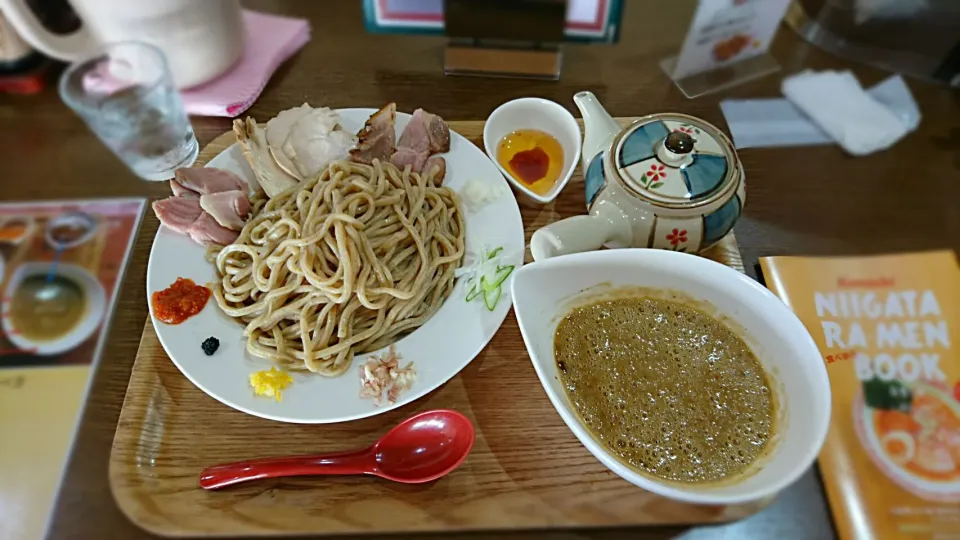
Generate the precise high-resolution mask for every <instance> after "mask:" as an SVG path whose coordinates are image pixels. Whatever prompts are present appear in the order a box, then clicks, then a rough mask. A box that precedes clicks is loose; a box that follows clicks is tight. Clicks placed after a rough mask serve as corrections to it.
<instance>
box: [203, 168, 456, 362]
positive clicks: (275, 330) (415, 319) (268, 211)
mask: <svg viewBox="0 0 960 540" xmlns="http://www.w3.org/2000/svg"><path fill="white" fill-rule="evenodd" d="M436 170H437V169H434V170H433V171H431V172H430V173H426V174H423V175H420V174H417V173H413V172H409V171H401V170H399V169H397V167H395V166H394V165H392V164H390V163H380V162H378V161H374V164H373V165H372V166H370V165H362V164H358V163H351V162H347V161H335V162H333V163H331V164H330V165H329V166H328V167H327V169H326V170H325V171H324V172H323V173H321V174H320V175H319V176H318V177H316V178H314V179H312V180H309V181H304V182H302V183H300V184H298V185H296V186H294V187H292V188H290V189H288V190H286V191H284V192H282V193H279V194H278V195H277V196H275V197H273V198H272V199H269V200H266V199H265V198H263V196H262V195H258V196H255V197H254V201H253V203H254V209H253V216H252V217H251V218H250V220H249V221H248V222H247V224H246V225H245V226H244V228H243V231H241V233H240V237H239V238H237V240H236V241H235V242H234V243H233V244H231V245H228V246H225V247H223V248H222V249H220V251H219V253H216V267H217V272H218V274H219V276H220V282H219V283H217V284H216V286H215V287H214V296H215V298H216V300H217V303H218V304H219V305H220V308H221V309H223V311H224V312H225V313H227V314H228V315H230V316H231V317H235V318H236V319H239V320H240V321H241V322H243V323H244V324H245V326H246V328H245V329H244V336H245V337H246V339H247V350H248V351H250V353H252V354H254V355H256V356H260V357H263V358H268V359H271V360H273V361H275V362H278V363H279V364H281V365H283V366H284V367H286V368H288V369H294V370H297V369H299V370H303V369H307V370H310V371H313V372H316V373H320V374H322V375H326V376H334V375H339V374H341V373H343V372H344V371H345V370H346V369H347V368H348V367H350V364H351V362H352V360H353V356H354V354H358V353H365V352H370V351H374V350H377V349H380V348H382V347H384V346H386V345H389V344H390V343H393V342H394V341H395V340H396V339H398V337H399V336H401V335H403V334H405V333H408V332H410V331H412V330H414V329H415V328H418V327H419V326H421V325H422V324H423V323H424V322H426V321H427V319H429V318H430V317H431V316H432V315H433V314H434V313H435V312H436V311H437V309H439V308H440V305H441V304H442V303H443V301H444V300H445V299H446V298H447V296H449V294H450V292H451V290H452V289H453V285H454V275H453V273H454V270H456V269H457V268H458V267H459V266H460V262H461V260H462V258H463V254H464V219H463V213H462V212H461V210H460V204H459V200H458V198H457V195H456V194H455V193H454V192H453V191H452V190H450V189H449V188H445V187H440V186H437V185H436V183H435V181H434V174H435V172H436ZM211 256H212V254H211Z"/></svg>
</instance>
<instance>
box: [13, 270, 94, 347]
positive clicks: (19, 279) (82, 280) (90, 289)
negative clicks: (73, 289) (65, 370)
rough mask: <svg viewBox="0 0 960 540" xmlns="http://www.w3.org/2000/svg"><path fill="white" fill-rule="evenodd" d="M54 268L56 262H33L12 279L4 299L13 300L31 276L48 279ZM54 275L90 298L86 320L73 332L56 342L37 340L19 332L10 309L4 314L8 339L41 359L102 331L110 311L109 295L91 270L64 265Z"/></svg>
mask: <svg viewBox="0 0 960 540" xmlns="http://www.w3.org/2000/svg"><path fill="white" fill-rule="evenodd" d="M53 267H54V263H46V262H43V263H34V262H30V263H24V264H22V265H20V266H19V267H17V269H16V270H15V271H14V272H13V275H12V276H10V280H9V285H7V290H6V292H5V293H4V298H13V297H14V295H15V293H16V291H17V288H18V287H19V286H20V284H21V283H23V281H24V280H25V279H27V278H28V277H31V276H38V275H40V276H45V275H47V273H49V272H50V270H51V269H53ZM54 273H56V274H58V275H60V276H63V277H65V278H67V279H69V280H71V281H73V282H74V283H76V284H77V285H79V286H80V288H81V289H83V294H84V295H85V296H86V298H85V302H86V306H85V309H86V311H85V312H84V314H83V318H81V319H80V322H78V323H77V324H76V326H74V327H73V329H71V330H70V331H69V332H67V333H66V334H64V335H62V336H60V337H58V338H56V339H50V340H42V341H41V340H33V339H30V338H28V337H26V336H24V335H23V334H22V333H20V332H18V331H17V326H16V324H15V323H14V322H13V318H12V317H11V316H10V311H9V310H5V311H4V312H3V315H2V318H3V328H4V329H5V330H6V335H7V339H9V340H10V342H11V343H13V344H14V345H15V346H16V347H17V348H18V349H21V350H24V351H30V352H32V353H33V354H36V355H39V356H53V355H55V354H60V353H64V352H67V351H69V350H71V349H73V348H74V347H76V346H77V345H80V344H81V343H83V342H84V341H86V340H87V338H89V337H90V336H92V335H93V334H94V332H96V331H97V329H98V328H100V323H101V322H103V316H104V314H106V311H107V293H106V291H105V290H104V288H103V285H102V284H101V283H100V281H99V280H98V279H97V278H96V277H94V275H93V274H91V273H90V272H89V271H88V270H86V269H84V268H81V267H79V266H77V265H74V264H67V263H60V264H57V265H56V269H55V270H54Z"/></svg>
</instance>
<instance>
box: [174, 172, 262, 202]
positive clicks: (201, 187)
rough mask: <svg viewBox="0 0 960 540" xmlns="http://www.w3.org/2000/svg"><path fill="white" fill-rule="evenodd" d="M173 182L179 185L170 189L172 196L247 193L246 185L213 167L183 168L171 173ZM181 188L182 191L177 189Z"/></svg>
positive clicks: (235, 176) (231, 175)
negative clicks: (232, 192)
mask: <svg viewBox="0 0 960 540" xmlns="http://www.w3.org/2000/svg"><path fill="white" fill-rule="evenodd" d="M173 181H174V182H176V183H177V184H179V186H178V187H174V186H173V185H172V184H171V185H170V188H171V189H172V190H173V194H174V195H178V196H179V195H190V193H191V192H192V193H193V194H198V195H202V194H204V193H219V192H221V191H234V190H240V191H243V192H244V193H246V192H247V190H248V189H249V187H248V186H247V183H246V182H245V181H244V180H243V179H242V178H240V177H239V176H237V175H235V174H233V173H232V172H230V171H225V170H223V169H217V168H214V167H184V168H182V169H177V170H176V171H174V173H173ZM179 188H183V189H179Z"/></svg>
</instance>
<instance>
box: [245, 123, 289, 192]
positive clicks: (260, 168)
mask: <svg viewBox="0 0 960 540" xmlns="http://www.w3.org/2000/svg"><path fill="white" fill-rule="evenodd" d="M233 132H234V133H235V134H236V135H237V141H238V142H239V143H240V147H241V148H242V149H243V156H244V157H245V158H247V163H249V164H250V168H251V169H253V174H254V176H256V178H257V182H259V183H260V187H261V188H263V191H264V193H266V194H267V197H273V196H275V195H277V194H278V193H280V192H281V191H284V190H285V189H289V188H291V187H293V186H295V185H297V183H298V181H297V179H296V178H294V177H292V176H290V175H289V174H287V173H286V172H284V171H283V170H282V169H281V168H280V167H279V166H278V165H277V162H276V161H275V160H274V159H273V156H271V155H270V148H269V147H268V146H267V139H266V134H265V133H264V130H263V128H261V127H260V126H258V125H257V122H256V120H254V119H253V118H249V117H248V118H247V119H246V120H240V119H237V120H234V121H233Z"/></svg>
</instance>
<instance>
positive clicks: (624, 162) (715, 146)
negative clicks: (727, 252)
mask: <svg viewBox="0 0 960 540" xmlns="http://www.w3.org/2000/svg"><path fill="white" fill-rule="evenodd" d="M613 148H614V152H613V156H612V157H613V164H614V165H615V167H616V170H617V172H618V173H619V176H620V178H621V179H622V180H623V183H624V184H625V185H626V187H627V188H629V189H630V190H631V191H634V192H635V193H636V194H637V195H639V196H641V197H644V198H646V199H650V200H651V201H653V202H656V203H659V204H662V205H665V206H672V207H690V206H699V205H702V204H707V203H708V202H710V201H713V200H716V199H717V198H718V197H720V196H721V195H722V194H724V193H726V192H727V191H729V190H731V189H736V185H737V182H738V179H739V176H740V164H739V160H738V159H737V155H736V152H735V151H734V150H733V145H732V144H730V141H729V139H727V137H726V136H725V135H724V134H723V133H722V132H721V131H720V130H719V129H717V128H716V127H714V126H712V125H711V124H709V123H707V122H704V121H703V120H700V119H699V118H695V117H693V116H688V115H685V114H677V113H664V114H652V115H649V116H645V117H643V118H640V119H639V120H637V121H636V122H634V123H633V124H632V125H630V126H628V127H627V128H626V129H625V130H624V131H623V132H622V133H621V134H620V135H619V136H618V137H617V139H616V140H615V141H614V143H613Z"/></svg>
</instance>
